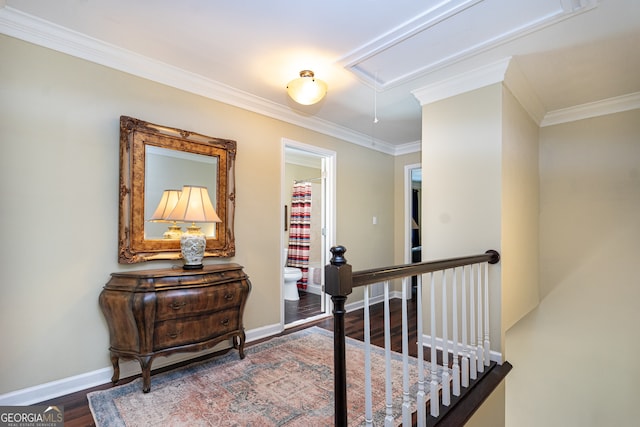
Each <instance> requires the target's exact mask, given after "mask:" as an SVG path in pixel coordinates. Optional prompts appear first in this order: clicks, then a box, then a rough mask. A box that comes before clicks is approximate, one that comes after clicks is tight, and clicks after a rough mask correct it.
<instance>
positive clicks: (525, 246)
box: [500, 87, 540, 358]
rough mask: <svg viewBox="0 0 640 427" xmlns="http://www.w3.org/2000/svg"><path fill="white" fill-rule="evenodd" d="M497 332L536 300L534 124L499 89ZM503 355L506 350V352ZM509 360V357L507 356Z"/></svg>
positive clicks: (536, 173) (535, 162)
mask: <svg viewBox="0 0 640 427" xmlns="http://www.w3.org/2000/svg"><path fill="white" fill-rule="evenodd" d="M502 111H503V121H502V132H503V137H502V202H501V203H502V206H501V213H502V233H501V243H500V245H501V246H502V254H501V255H502V259H501V263H500V264H501V265H502V283H503V286H502V331H503V333H504V331H506V330H507V329H509V328H510V327H511V326H513V324H514V323H515V322H517V321H518V320H519V319H521V318H522V317H523V316H524V315H526V314H527V313H528V312H529V311H531V310H532V309H533V308H534V307H535V306H536V305H537V304H538V301H539V297H538V293H539V290H538V214H539V211H540V209H539V206H538V204H539V202H538V193H539V185H538V139H539V135H538V132H539V128H538V125H537V124H536V123H535V122H534V121H533V120H532V119H531V117H529V115H528V114H527V113H526V111H525V110H524V109H523V108H522V106H521V105H520V104H519V103H518V101H517V100H516V99H515V98H514V96H513V95H512V94H511V92H510V91H509V90H508V89H507V88H506V87H504V90H503V94H502ZM507 351H508V350H507ZM506 356H507V358H508V354H506Z"/></svg>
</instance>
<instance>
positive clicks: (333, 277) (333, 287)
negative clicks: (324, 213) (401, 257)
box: [324, 246, 352, 427]
mask: <svg viewBox="0 0 640 427" xmlns="http://www.w3.org/2000/svg"><path fill="white" fill-rule="evenodd" d="M330 251H331V253H332V254H333V257H332V258H331V261H330V264H329V265H327V266H325V268H324V272H325V291H326V292H327V293H328V294H329V295H331V301H333V370H334V372H333V376H334V394H335V396H334V399H335V411H336V412H335V425H336V426H338V427H346V426H347V362H346V351H345V338H344V337H345V333H344V315H345V313H346V312H345V309H344V303H345V301H346V300H347V295H349V294H350V293H351V290H352V277H351V265H349V264H347V260H346V259H345V258H344V253H345V252H346V251H347V249H346V248H345V247H344V246H334V247H332V248H331V249H330Z"/></svg>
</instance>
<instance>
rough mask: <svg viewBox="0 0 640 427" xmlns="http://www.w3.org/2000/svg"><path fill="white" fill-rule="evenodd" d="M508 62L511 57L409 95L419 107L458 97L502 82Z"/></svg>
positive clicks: (414, 91)
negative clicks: (413, 97) (416, 101)
mask: <svg viewBox="0 0 640 427" xmlns="http://www.w3.org/2000/svg"><path fill="white" fill-rule="evenodd" d="M510 62H511V57H508V58H505V59H502V60H500V61H497V62H494V63H492V64H488V65H485V66H483V67H480V68H476V69H475V70H471V71H467V72H464V73H462V74H458V75H457V76H453V77H450V78H448V79H445V80H442V81H439V82H436V83H433V84H430V85H428V86H425V87H423V88H420V89H416V90H413V91H411V93H412V94H413V96H415V97H416V98H417V99H418V101H419V102H420V105H427V104H431V103H433V102H436V101H440V100H442V99H446V98H450V97H452V96H455V95H460V94H461V93H465V92H469V91H472V90H475V89H480V88H482V87H485V86H489V85H492V84H494V83H499V82H502V81H504V78H505V74H506V72H507V68H508V67H509V63H510Z"/></svg>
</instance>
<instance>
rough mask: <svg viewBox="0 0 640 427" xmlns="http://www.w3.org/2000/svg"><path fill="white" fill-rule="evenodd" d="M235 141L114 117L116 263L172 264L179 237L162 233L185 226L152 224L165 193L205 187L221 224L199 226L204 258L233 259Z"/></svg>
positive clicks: (158, 220)
mask: <svg viewBox="0 0 640 427" xmlns="http://www.w3.org/2000/svg"><path fill="white" fill-rule="evenodd" d="M235 157H236V142H235V141H232V140H228V139H220V138H212V137H208V136H205V135H200V134H198V133H195V132H189V131H184V130H181V129H175V128H169V127H166V126H160V125H155V124H152V123H148V122H145V121H142V120H139V119H134V118H132V117H126V116H122V117H120V212H119V231H118V233H119V238H118V240H119V242H118V246H119V247H118V262H120V263H121V264H132V263H137V262H144V261H152V260H170V259H178V258H180V257H181V255H180V238H179V236H177V234H176V233H171V232H167V231H169V230H171V228H170V227H173V230H175V229H176V228H177V229H179V230H182V231H185V230H186V227H188V226H189V225H191V224H184V223H182V224H181V223H172V222H167V221H164V220H162V219H157V218H155V219H154V214H155V213H156V211H157V210H158V208H159V204H160V202H161V200H162V199H163V194H164V192H165V190H178V191H179V190H181V189H182V187H183V186H184V185H193V186H200V187H206V188H207V190H208V193H209V197H210V199H211V202H212V204H213V207H214V209H215V211H216V213H217V214H218V216H219V217H220V220H221V222H217V223H203V224H199V225H200V226H201V230H202V232H203V233H204V234H205V235H206V239H207V245H206V250H205V257H231V256H234V255H235V240H234V232H233V220H234V210H235V180H234V163H235Z"/></svg>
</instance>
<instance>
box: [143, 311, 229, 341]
mask: <svg viewBox="0 0 640 427" xmlns="http://www.w3.org/2000/svg"><path fill="white" fill-rule="evenodd" d="M237 328H238V311H237V310H235V309H229V310H223V311H219V312H216V313H213V314H208V315H206V316H195V317H189V318H186V319H174V320H165V321H163V322H158V323H156V326H155V331H154V332H155V334H154V337H153V347H154V350H161V349H163V348H168V347H175V346H179V345H184V344H189V343H192V342H196V341H205V340H208V339H211V338H214V337H217V336H221V335H225V334H227V333H229V332H231V331H234V330H236V329H237Z"/></svg>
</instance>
